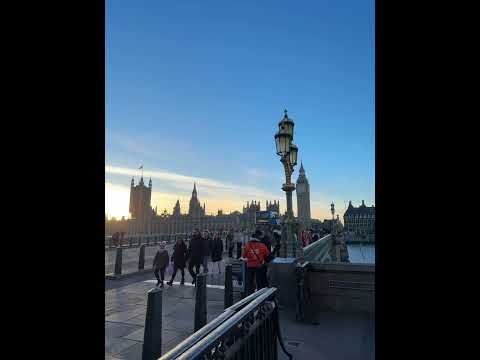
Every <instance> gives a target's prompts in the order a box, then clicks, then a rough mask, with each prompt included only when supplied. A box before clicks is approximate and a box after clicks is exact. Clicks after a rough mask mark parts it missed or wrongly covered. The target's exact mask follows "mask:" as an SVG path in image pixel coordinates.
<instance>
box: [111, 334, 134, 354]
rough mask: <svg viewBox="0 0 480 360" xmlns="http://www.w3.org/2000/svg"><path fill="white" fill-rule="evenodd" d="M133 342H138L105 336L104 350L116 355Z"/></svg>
mask: <svg viewBox="0 0 480 360" xmlns="http://www.w3.org/2000/svg"><path fill="white" fill-rule="evenodd" d="M135 344H138V342H137V341H132V340H128V339H122V338H105V352H106V353H109V354H112V355H115V356H117V354H119V353H120V352H122V351H123V350H125V349H127V348H128V347H130V346H132V345H135Z"/></svg>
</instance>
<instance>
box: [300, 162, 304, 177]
mask: <svg viewBox="0 0 480 360" xmlns="http://www.w3.org/2000/svg"><path fill="white" fill-rule="evenodd" d="M300 175H305V169H304V168H303V162H300Z"/></svg>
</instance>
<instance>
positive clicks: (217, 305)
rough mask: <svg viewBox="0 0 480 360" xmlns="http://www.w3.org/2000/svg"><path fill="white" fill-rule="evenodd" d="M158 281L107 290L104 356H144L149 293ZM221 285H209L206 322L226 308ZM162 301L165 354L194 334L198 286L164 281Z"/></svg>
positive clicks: (108, 357) (110, 357) (133, 359)
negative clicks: (143, 348)
mask: <svg viewBox="0 0 480 360" xmlns="http://www.w3.org/2000/svg"><path fill="white" fill-rule="evenodd" d="M216 277H218V275H217V276H216ZM215 282H220V281H219V279H216V281H215ZM155 283H156V280H154V279H150V280H146V281H139V282H136V283H131V284H128V285H125V286H123V287H118V288H114V289H110V290H106V291H105V359H125V360H129V359H132V360H140V359H141V357H142V345H143V333H144V326H145V314H146V306H147V292H148V290H150V289H152V288H153V287H154V286H155ZM209 283H210V282H209ZM218 287H220V286H207V321H211V320H212V319H214V318H215V317H216V316H218V315H219V314H220V313H221V312H222V311H223V310H224V309H223V306H224V303H223V302H224V295H223V294H224V291H223V289H221V288H218ZM162 304H163V307H162V309H163V313H162V315H163V322H162V353H163V354H164V353H166V352H167V351H168V350H170V349H172V348H173V347H174V346H175V345H177V344H178V343H180V342H181V341H182V340H184V339H186V338H187V337H188V336H190V335H191V334H193V327H194V311H195V310H194V309H195V287H192V286H188V285H185V286H180V285H178V283H177V284H175V283H174V285H173V286H172V287H169V286H168V285H166V284H165V288H164V289H163V297H162Z"/></svg>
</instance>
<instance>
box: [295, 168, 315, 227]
mask: <svg viewBox="0 0 480 360" xmlns="http://www.w3.org/2000/svg"><path fill="white" fill-rule="evenodd" d="M296 193H297V219H298V222H299V223H300V227H301V228H302V229H308V228H310V225H311V220H312V219H311V215H310V184H309V183H308V179H307V177H306V176H305V170H304V168H303V163H302V164H301V166H300V174H299V176H298V179H297V186H296Z"/></svg>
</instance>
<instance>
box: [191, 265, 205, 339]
mask: <svg viewBox="0 0 480 360" xmlns="http://www.w3.org/2000/svg"><path fill="white" fill-rule="evenodd" d="M195 288H196V289H195V290H196V293H195V324H194V332H196V331H198V330H199V329H201V328H202V327H203V326H205V325H206V324H207V276H206V274H198V275H197V279H196V282H195Z"/></svg>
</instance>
